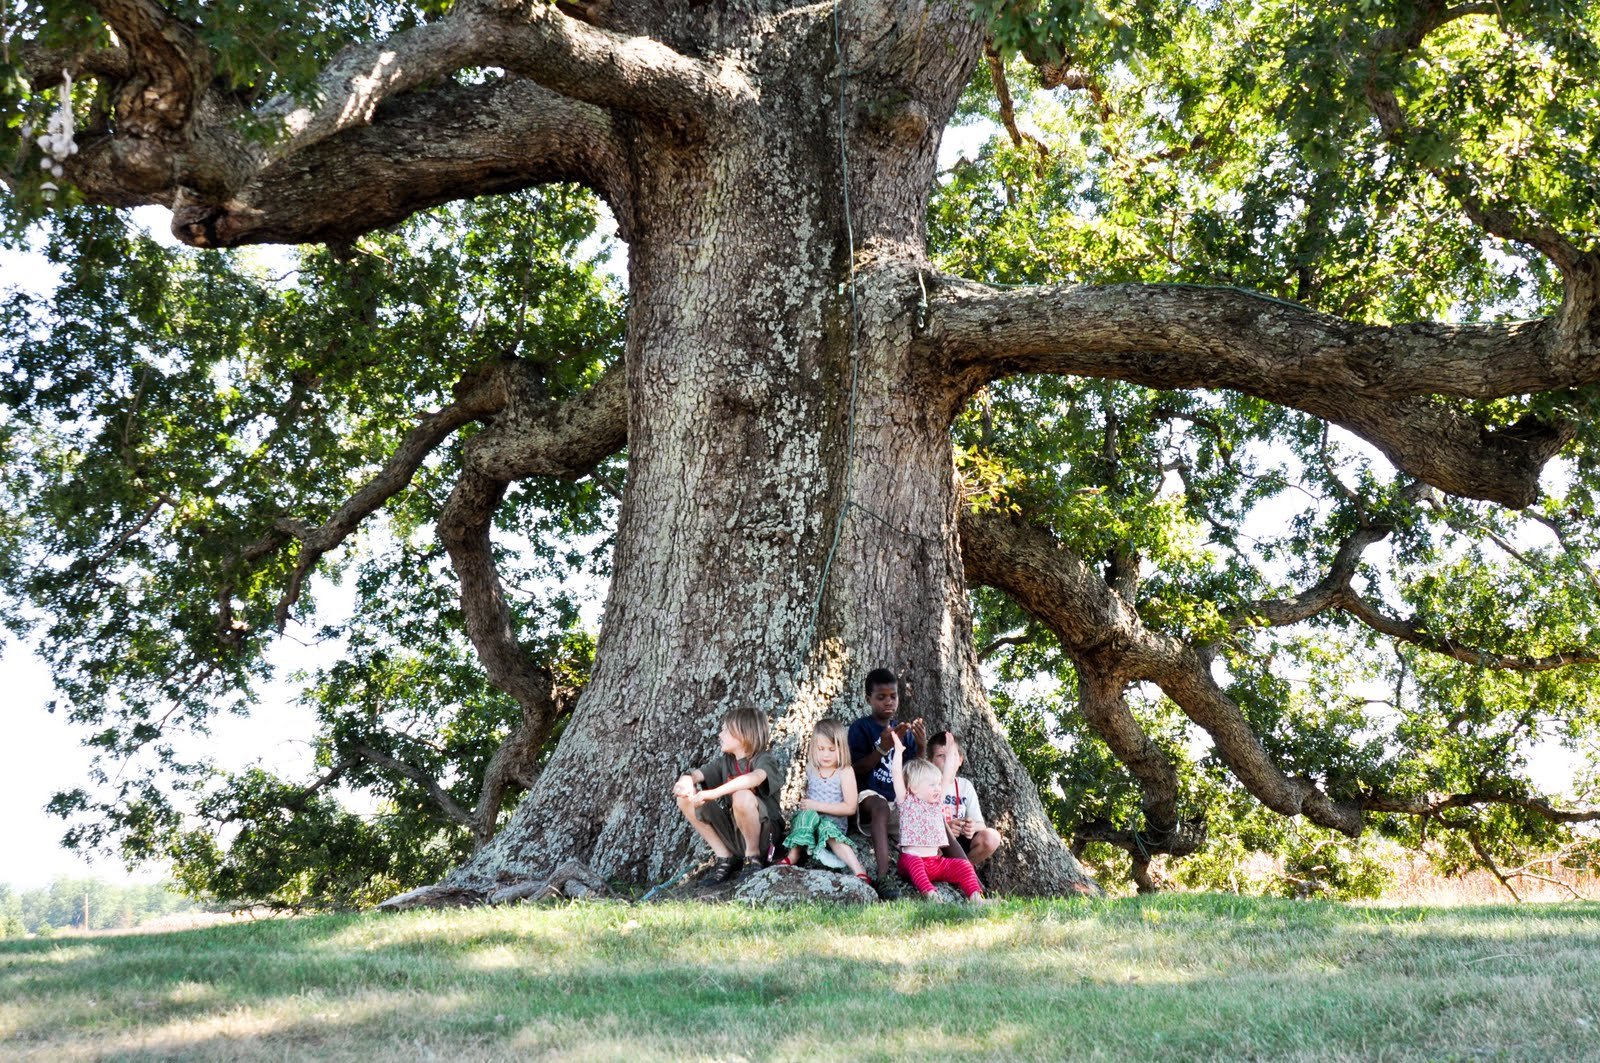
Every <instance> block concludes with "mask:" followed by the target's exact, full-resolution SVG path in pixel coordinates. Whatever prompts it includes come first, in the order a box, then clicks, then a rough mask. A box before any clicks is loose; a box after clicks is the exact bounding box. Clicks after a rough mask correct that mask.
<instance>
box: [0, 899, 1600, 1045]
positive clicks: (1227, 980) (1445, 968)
mask: <svg viewBox="0 0 1600 1063" xmlns="http://www.w3.org/2000/svg"><path fill="white" fill-rule="evenodd" d="M908 1056H916V1057H920V1058H926V1059H929V1060H941V1061H942V1060H948V1059H991V1058H1030V1059H1061V1058H1113V1059H1122V1058H1127V1057H1129V1056H1138V1057H1141V1058H1156V1059H1172V1058H1180V1059H1215V1058H1224V1059H1264V1060H1265V1059H1271V1060H1279V1059H1362V1060H1367V1059H1419V1060H1450V1059H1460V1060H1481V1059H1541V1060H1542V1059H1582V1058H1600V905H1597V904H1568V905H1552V906H1538V907H1527V908H1510V907H1499V906H1496V907H1480V908H1437V909H1428V908H1362V907H1341V906H1337V905H1331V904H1318V903H1296V902H1290V901H1265V900H1251V899H1242V898H1235V897H1229V896H1202V895H1175V896H1165V897H1160V898H1153V899H1124V900H1106V901H1055V902H1047V903H1046V902H1037V903H1030V902H1018V901H1013V902H1001V903H998V904H995V905H992V906H990V907H988V908H987V909H982V910H975V909H968V908H965V907H961V906H948V907H946V906H930V905H922V904H919V903H915V902H901V903H896V904H891V905H879V906H875V907H873V908H870V909H860V910H856V909H828V908H809V909H802V910H792V911H786V912H756V911H750V910H748V909H744V908H738V907H733V906H721V907H711V906H701V905H683V904H674V905H662V906H652V907H630V906H625V905H620V904H595V905H578V906H571V907H563V908H535V907H525V908H510V909H493V910H471V911H458V912H447V913H435V912H421V913H410V914H406V915H376V914H368V915H359V916H326V917H316V918H305V919H294V920H272V921H263V922H259V923H254V924H247V925H236V926H222V927H214V928H210V929H204V930H192V931H184V932H177V933H166V934H149V935H132V936H127V937H105V938H72V939H66V938H61V939H55V940H40V941H26V942H15V941H13V942H5V943H0V1057H3V1058H5V1059H7V1060H12V1059H19V1058H20V1059H39V1060H46V1059H48V1060H52V1061H53V1060H62V1059H67V1060H70V1059H157V1058H159V1059H173V1058H177V1059H216V1058H227V1059H257V1058H262V1059H284V1058H291V1059H302V1058H314V1059H340V1058H349V1059H414V1058H429V1057H431V1058H440V1059H527V1058H572V1059H596V1058H624V1059H627V1060H629V1061H630V1063H638V1061H644V1060H654V1059H686V1058H687V1059H729V1058H736V1057H743V1058H746V1059H751V1060H754V1059H768V1058H770V1059H815V1058H825V1059H827V1058H837V1059H852V1060H872V1059H893V1058H903V1057H908Z"/></svg>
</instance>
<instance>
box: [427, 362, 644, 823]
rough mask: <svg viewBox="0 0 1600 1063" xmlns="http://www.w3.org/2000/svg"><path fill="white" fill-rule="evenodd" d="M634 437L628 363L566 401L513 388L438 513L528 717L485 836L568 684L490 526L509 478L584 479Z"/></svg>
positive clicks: (486, 807)
mask: <svg viewBox="0 0 1600 1063" xmlns="http://www.w3.org/2000/svg"><path fill="white" fill-rule="evenodd" d="M626 441H627V391H626V380H625V377H624V372H623V369H622V367H620V366H618V367H616V368H613V369H612V370H611V371H609V372H608V373H607V374H606V375H605V376H604V377H602V378H601V380H600V381H599V382H597V383H596V384H595V385H594V386H593V387H591V388H590V389H589V390H588V391H587V392H585V393H584V394H582V395H580V396H578V397H576V398H573V399H570V400H568V401H567V402H564V403H559V404H557V403H550V402H547V401H544V400H543V399H542V398H541V397H540V395H539V393H538V388H537V387H536V386H534V382H533V381H531V380H523V381H520V382H519V384H518V385H517V386H514V387H510V388H508V389H507V393H506V396H505V403H504V406H503V407H502V408H501V409H500V410H499V412H498V414H497V416H496V418H495V421H494V423H493V424H492V425H491V426H490V427H489V428H487V429H485V430H484V431H483V432H482V433H480V434H479V435H478V436H476V437H474V438H473V440H472V441H471V442H470V443H469V444H468V445H467V448H466V454H465V462H464V468H463V469H462V472H461V475H460V477H459V478H458V479H457V481H456V486H455V489H454V490H452V491H451V492H450V497H449V499H447V500H446V502H445V505H444V509H443V510H442V511H441V512H440V514H439V524H438V532H439V539H440V541H441V542H443V543H444V546H445V550H446V551H447V552H448V553H449V555H450V563H451V565H452V566H454V568H455V570H456V577H457V579H459V580H460V583H461V610H462V616H463V618H464V621H465V624H466V629H467V637H468V638H469V639H470V640H471V642H472V645H473V648H474V649H475V650H476V651H477V654H478V660H479V662H480V663H481V664H482V665H483V668H484V671H485V672H486V673H487V674H488V676H489V681H490V682H492V683H493V684H494V685H495V686H496V687H498V688H499V689H500V690H503V691H505V693H507V694H508V695H510V696H511V698H512V699H513V700H515V701H516V703H517V705H518V707H519V708H520V709H521V710H522V722H521V723H520V724H519V725H518V726H517V727H516V728H515V729H514V730H513V732H512V734H511V735H510V736H509V737H508V738H507V739H506V741H505V742H504V743H503V744H502V745H501V747H500V749H499V750H498V751H496V753H495V755H494V758H493V759H492V760H491V761H490V764H489V768H488V770H487V771H486V772H485V773H484V781H483V788H482V791H481V794H480V796H479V800H478V807H477V810H476V812H475V814H474V820H475V822H476V823H477V825H478V826H477V829H478V831H479V839H480V840H479V844H480V845H481V844H483V843H484V842H485V841H487V840H488V838H489V837H490V836H492V835H493V833H494V824H495V817H496V816H497V815H498V813H499V810H500V803H501V801H502V799H503V798H504V795H505V793H506V791H507V789H508V788H510V787H511V786H512V785H520V786H522V787H524V788H526V787H527V786H528V785H530V784H531V782H532V780H533V773H534V770H535V764H536V761H537V756H538V753H539V750H540V749H541V748H543V746H544V743H545V741H546V739H548V738H549V737H550V732H551V730H552V728H554V726H555V723H556V721H557V720H558V719H559V718H560V716H561V715H562V713H564V712H566V711H567V710H568V709H569V708H570V698H569V697H568V696H567V692H564V691H562V690H560V689H559V688H558V686H557V683H556V680H555V676H554V673H553V672H552V671H551V669H550V668H549V667H548V666H546V665H545V664H543V663H541V662H539V661H536V660H535V659H534V658H533V656H532V655H531V654H530V653H529V652H528V651H527V649H526V648H525V647H524V646H523V645H522V643H521V642H519V641H518V640H517V635H516V625H515V619H514V618H513V616H512V615H511V607H510V605H509V604H508V603H507V601H506V597H505V590H504V587H503V586H502V584H501V582H500V573H499V569H498V567H497V566H496V564H495V560H494V545H493V541H492V539H491V534H490V533H491V529H492V527H493V522H494V514H495V511H496V510H497V509H498V508H499V506H500V503H501V501H502V500H503V499H504V497H505V491H506V488H507V486H508V485H509V484H510V483H511V482H512V481H513V480H516V479H522V478H524V477H528V476H559V477H563V478H567V479H577V478H578V477H580V476H583V475H585V474H587V473H588V472H590V471H591V470H593V468H594V467H595V466H596V465H598V464H599V463H600V462H601V461H602V460H604V459H605V458H606V457H608V456H609V455H611V454H613V453H615V452H616V451H617V450H618V449H619V448H620V447H622V445H623V444H624V443H625V442H626Z"/></svg>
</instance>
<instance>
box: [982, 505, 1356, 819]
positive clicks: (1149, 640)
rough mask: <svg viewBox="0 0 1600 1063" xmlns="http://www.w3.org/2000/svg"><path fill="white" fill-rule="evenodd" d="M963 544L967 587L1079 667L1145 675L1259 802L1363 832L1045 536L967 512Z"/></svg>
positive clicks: (1190, 665)
mask: <svg viewBox="0 0 1600 1063" xmlns="http://www.w3.org/2000/svg"><path fill="white" fill-rule="evenodd" d="M961 541H962V559H963V564H964V565H965V567H966V570H967V578H968V580H969V581H972V582H978V583H985V584H987V585H989V586H992V587H996V588H997V589H999V590H1002V591H1005V592H1006V593H1007V594H1008V595H1010V596H1011V597H1012V598H1013V599H1014V600H1015V601H1016V602H1017V604H1018V605H1020V606H1022V608H1023V609H1025V610H1027V612H1028V613H1030V614H1031V615H1033V616H1035V617H1036V618H1038V620H1039V621H1040V622H1041V623H1043V624H1045V625H1046V626H1047V627H1049V628H1050V629H1051V630H1052V631H1055V632H1056V634H1057V636H1058V637H1059V638H1061V640H1062V648H1063V649H1065V650H1066V651H1067V652H1068V653H1069V654H1072V655H1073V657H1074V660H1075V661H1077V660H1082V661H1084V662H1085V663H1086V664H1088V665H1089V666H1091V667H1096V666H1098V667H1100V668H1102V669H1104V670H1105V671H1107V672H1109V673H1111V674H1114V675H1119V676H1121V677H1122V681H1124V682H1126V681H1128V680H1140V679H1142V680H1148V681H1150V682H1154V683H1156V684H1157V685H1158V686H1160V687H1161V689H1162V691H1163V692H1164V693H1165V694H1166V695H1167V696H1168V697H1170V698H1171V699H1172V700H1173V701H1174V702H1175V703H1176V704H1177V705H1178V706H1179V707H1180V708H1181V709H1183V711H1184V713H1185V714H1186V715H1187V716H1188V717H1189V718H1190V719H1191V720H1193V721H1194V722H1195V723H1197V724H1199V725H1200V726H1201V727H1202V728H1204V729H1205V730H1206V732H1207V733H1208V734H1210V735H1211V737H1212V740H1213V741H1214V742H1215V743H1216V747H1217V752H1218V754H1219V755H1220V756H1221V757H1222V759H1223V761H1224V762H1225V763H1226V764H1227V765H1228V767H1229V769H1230V770H1232V772H1233V774H1234V775H1235V777H1237V778H1238V779H1239V781H1240V783H1242V784H1243V785H1244V787H1245V788H1246V789H1247V790H1249V791H1250V793H1251V794H1253V795H1254V796H1255V797H1256V799H1257V800H1259V801H1260V802H1261V803H1262V804H1264V805H1266V806H1267V807H1268V808H1271V809H1272V810H1273V811H1275V812H1279V813H1281V814H1283V815H1286V816H1295V815H1304V816H1306V818H1308V819H1310V820H1311V821H1312V822H1313V823H1317V824H1318V825H1320V826H1325V827H1331V828H1333V829H1335V830H1339V831H1342V832H1344V833H1346V834H1349V835H1351V836H1354V835H1357V834H1359V833H1360V832H1361V827H1362V821H1361V812H1360V809H1359V808H1356V807H1355V806H1353V805H1350V804H1347V803H1344V804H1341V803H1336V802H1334V801H1333V800H1332V799H1330V798H1329V797H1328V796H1327V795H1326V794H1324V793H1323V792H1322V791H1321V790H1320V789H1318V788H1317V786H1316V785H1315V783H1313V782H1312V781H1311V780H1309V779H1291V778H1290V777H1288V776H1286V775H1285V774H1284V773H1283V772H1282V771H1281V770H1280V769H1279V768H1278V766H1277V765H1276V764H1275V763H1273V761H1272V758H1271V756H1270V755H1269V754H1268V753H1267V751H1266V749H1265V748H1264V747H1263V746H1262V744H1261V740H1260V739H1259V738H1258V737H1257V736H1256V734H1255V731H1254V730H1253V729H1252V728H1251V726H1250V723H1249V721H1248V720H1247V719H1246V718H1245V716H1244V713H1243V712H1241V711H1240V709H1239V707H1238V706H1237V705H1235V704H1234V703H1233V701H1232V700H1231V699H1230V698H1229V697H1228V696H1227V694H1226V693H1224V692H1223V690H1222V689H1221V688H1220V687H1219V686H1217V683H1216V680H1215V679H1214V678H1213V677H1212V675H1211V671H1210V669H1209V667H1207V664H1206V662H1205V660H1204V659H1203V658H1202V657H1201V656H1200V655H1199V654H1198V653H1196V652H1195V651H1194V650H1193V649H1192V648H1191V647H1189V646H1188V645H1187V644H1185V643H1183V642H1180V641H1179V640H1177V639H1175V638H1172V637H1170V636H1166V635H1158V634H1156V633H1153V632H1150V631H1148V630H1147V629H1146V628H1145V627H1144V625H1143V624H1142V623H1141V622H1140V620H1139V618H1138V615H1137V614H1136V613H1135V612H1134V610H1133V608H1132V606H1131V605H1130V604H1129V603H1127V602H1125V601H1124V600H1123V599H1122V598H1121V596H1120V595H1118V594H1116V593H1115V592H1114V591H1112V589H1111V588H1110V587H1109V586H1107V585H1106V583H1105V581H1104V580H1103V579H1101V578H1099V577H1098V576H1096V575H1095V574H1094V573H1093V572H1092V571H1091V570H1090V569H1089V567H1088V565H1086V564H1085V563H1084V562H1083V560H1082V559H1081V558H1079V557H1078V556H1077V555H1076V554H1074V553H1073V552H1072V551H1071V550H1069V549H1067V548H1066V547H1065V546H1064V545H1062V544H1061V543H1060V542H1058V541H1057V540H1056V539H1055V538H1054V537H1053V536H1052V535H1050V533H1049V532H1047V531H1045V530H1044V529H1042V528H1038V527H1035V526H1033V525H1031V524H1027V523H1025V522H1023V521H1021V520H1018V519H1013V518H1009V517H1003V516H999V515H996V514H975V513H966V514H963V516H962V520H961ZM1115 748H1116V747H1113V749H1114V750H1115ZM1119 758H1120V753H1119ZM1130 769H1131V765H1130Z"/></svg>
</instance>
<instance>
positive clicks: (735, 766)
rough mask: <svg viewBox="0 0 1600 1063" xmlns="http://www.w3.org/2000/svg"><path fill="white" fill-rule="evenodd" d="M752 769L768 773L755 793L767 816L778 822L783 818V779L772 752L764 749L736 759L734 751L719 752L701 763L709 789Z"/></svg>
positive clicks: (701, 769) (702, 773) (702, 772)
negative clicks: (780, 795) (780, 802)
mask: <svg viewBox="0 0 1600 1063" xmlns="http://www.w3.org/2000/svg"><path fill="white" fill-rule="evenodd" d="M752 771H764V772H766V773H767V777H766V778H765V779H763V780H761V785H760V786H757V787H756V788H755V795H756V799H757V800H758V801H760V802H761V807H762V808H763V809H765V810H766V815H767V818H768V819H770V820H773V821H774V822H776V821H777V820H778V819H780V818H781V815H780V813H779V810H778V790H779V787H780V784H781V782H782V780H781V779H780V778H779V777H778V769H777V766H776V765H775V764H773V762H772V754H771V753H770V752H768V751H766V750H763V751H762V752H760V753H757V754H756V755H755V756H753V757H750V758H749V759H745V758H743V757H740V758H737V759H736V758H735V757H734V756H733V754H732V753H718V754H717V755H716V756H714V757H712V758H711V759H710V760H708V761H706V762H705V763H704V764H702V765H700V774H701V775H704V776H705V784H704V785H705V788H706V789H708V790H710V789H712V788H714V787H717V786H721V785H722V784H723V783H725V782H727V781H729V780H730V779H734V778H737V777H738V776H740V775H747V774H749V773H750V772H752Z"/></svg>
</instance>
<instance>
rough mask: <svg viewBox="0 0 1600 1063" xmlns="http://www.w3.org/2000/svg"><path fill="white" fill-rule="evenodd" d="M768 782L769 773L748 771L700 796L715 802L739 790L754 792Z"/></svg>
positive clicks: (758, 770)
mask: <svg viewBox="0 0 1600 1063" xmlns="http://www.w3.org/2000/svg"><path fill="white" fill-rule="evenodd" d="M766 781H767V773H766V772H765V771H763V770H762V769H760V768H757V769H756V770H755V771H747V772H745V773H744V774H743V775H738V776H735V777H734V778H732V779H729V780H728V781H727V782H725V783H723V784H722V785H721V786H715V787H712V788H711V789H709V790H701V791H700V796H702V797H704V798H706V799H707V800H709V801H715V800H716V799H717V798H719V797H727V796H728V795H729V794H731V793H735V792H737V791H739V790H754V789H755V788H756V787H758V786H760V785H761V784H762V783H764V782H766Z"/></svg>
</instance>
